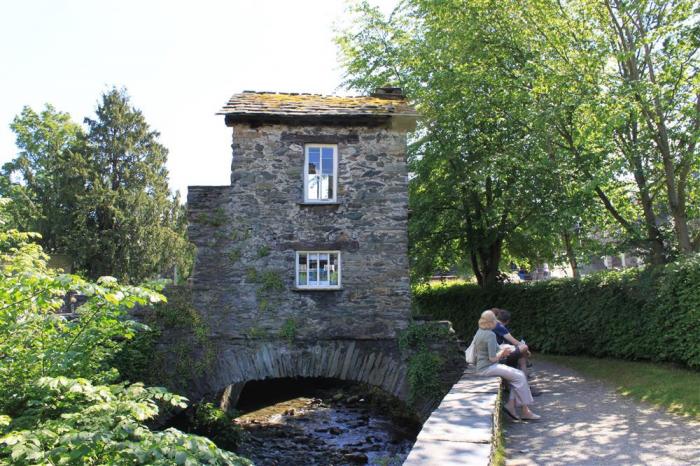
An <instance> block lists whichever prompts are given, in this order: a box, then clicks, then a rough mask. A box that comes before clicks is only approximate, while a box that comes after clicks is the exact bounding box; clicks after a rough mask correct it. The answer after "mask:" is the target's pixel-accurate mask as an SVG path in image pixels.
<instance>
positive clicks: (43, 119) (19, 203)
mask: <svg viewBox="0 0 700 466" xmlns="http://www.w3.org/2000/svg"><path fill="white" fill-rule="evenodd" d="M85 124H86V128H85V129H83V128H82V127H81V126H80V125H77V124H76V123H74V122H72V121H71V119H70V116H69V115H68V114H66V113H62V112H58V111H56V110H55V109H54V108H53V107H51V106H49V105H47V106H46V108H45V109H44V110H43V111H42V112H41V113H36V112H35V111H34V110H32V109H31V108H28V107H27V108H25V109H24V110H23V111H22V113H21V114H20V115H18V116H17V117H16V118H15V120H14V121H13V123H12V125H11V127H12V129H13V131H14V132H15V134H16V135H17V147H18V148H19V149H20V152H19V154H18V156H17V157H16V158H15V159H14V160H13V161H11V162H9V163H7V164H6V165H5V166H4V167H3V170H2V173H1V174H0V194H2V195H4V196H6V197H8V198H11V199H13V200H15V201H16V202H13V203H12V207H11V208H12V209H13V212H11V213H12V214H13V215H12V218H13V219H14V222H15V224H16V226H17V227H20V228H21V229H23V230H25V231H36V232H38V233H40V234H41V244H42V246H44V248H45V249H46V251H47V252H49V253H50V254H66V255H68V256H69V257H70V261H71V262H72V264H73V266H74V268H75V269H76V270H77V271H80V272H82V273H85V274H86V275H87V276H89V277H92V278H93V279H94V278H97V277H100V276H102V275H113V276H116V277H119V278H121V279H123V280H126V281H129V282H132V283H138V282H140V281H142V280H144V279H146V278H149V277H155V276H159V275H163V274H170V273H171V272H172V270H173V268H174V267H177V268H178V269H179V270H180V272H181V274H183V275H186V274H187V272H188V271H189V268H190V267H191V262H192V254H193V250H192V246H191V245H190V244H189V243H188V241H187V239H186V231H185V229H186V217H185V210H184V206H183V205H181V202H180V198H179V194H177V193H176V194H175V195H174V196H173V195H171V193H170V191H169V189H168V171H167V169H166V166H165V163H166V160H167V153H168V152H167V149H166V148H165V147H164V146H163V145H162V144H161V143H160V142H159V141H158V138H159V133H158V132H157V131H154V130H153V129H151V128H150V126H149V125H148V123H147V122H146V119H145V117H144V116H143V114H142V112H141V111H140V110H138V109H136V108H134V107H133V106H132V105H131V103H130V101H129V97H128V95H127V94H126V91H124V90H118V89H112V90H110V91H108V92H106V93H105V94H104V95H103V96H102V100H101V102H100V104H99V105H98V107H97V110H96V115H95V118H94V119H92V118H86V119H85Z"/></svg>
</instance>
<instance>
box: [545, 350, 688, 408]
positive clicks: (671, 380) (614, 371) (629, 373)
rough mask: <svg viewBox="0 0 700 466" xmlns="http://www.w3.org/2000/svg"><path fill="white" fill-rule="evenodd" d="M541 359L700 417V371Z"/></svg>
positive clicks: (630, 363)
mask: <svg viewBox="0 0 700 466" xmlns="http://www.w3.org/2000/svg"><path fill="white" fill-rule="evenodd" d="M538 358H542V359H546V360H549V361H551V362H553V363H555V364H560V365H562V366H567V367H570V368H572V369H574V370H576V371H578V372H580V373H582V374H584V375H588V376H591V377H595V378H598V379H602V380H605V381H607V382H610V383H611V384H613V385H614V386H615V388H616V390H617V391H618V392H619V393H621V394H623V395H627V396H631V397H633V398H636V399H638V400H642V401H645V402H648V403H651V404H653V405H656V406H660V407H663V408H665V409H667V410H668V411H670V412H672V413H674V414H680V415H684V416H692V417H694V418H697V419H700V389H698V387H700V371H695V370H691V369H687V368H683V367H679V366H676V365H673V364H657V363H650V362H635V361H622V360H618V359H598V358H590V357H581V356H555V355H545V354H539V355H538Z"/></svg>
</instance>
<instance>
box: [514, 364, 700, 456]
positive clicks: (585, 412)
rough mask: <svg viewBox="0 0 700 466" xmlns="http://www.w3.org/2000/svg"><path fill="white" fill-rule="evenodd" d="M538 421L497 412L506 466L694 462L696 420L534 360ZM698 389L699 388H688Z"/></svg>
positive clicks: (698, 440) (699, 438)
mask: <svg viewBox="0 0 700 466" xmlns="http://www.w3.org/2000/svg"><path fill="white" fill-rule="evenodd" d="M534 368H535V369H536V378H535V381H534V383H533V385H534V386H536V387H537V388H539V389H540V390H542V391H543V394H542V395H541V396H540V397H538V398H535V403H536V404H535V406H533V411H535V412H536V413H537V414H540V415H542V420H541V421H539V422H536V423H535V422H515V421H511V420H510V418H508V417H507V416H505V415H503V418H504V419H505V421H504V428H505V437H506V451H507V457H508V461H507V462H506V466H530V465H606V466H612V465H654V466H657V465H700V422H696V421H691V420H689V419H686V418H683V417H680V416H675V415H672V414H668V413H666V412H664V411H662V410H660V409H657V408H654V407H651V406H650V405H648V404H645V403H640V402H637V401H635V400H632V399H631V398H628V397H624V396H622V395H619V394H618V393H616V392H615V389H614V388H613V387H612V386H610V385H609V384H607V383H605V382H601V381H599V380H596V379H590V378H586V377H584V376H582V375H580V374H579V373H577V372H575V371H573V370H572V369H569V368H566V367H562V366H559V365H555V364H552V363H550V362H546V361H542V360H536V361H535V367H534ZM688 389H689V390H700V387H688Z"/></svg>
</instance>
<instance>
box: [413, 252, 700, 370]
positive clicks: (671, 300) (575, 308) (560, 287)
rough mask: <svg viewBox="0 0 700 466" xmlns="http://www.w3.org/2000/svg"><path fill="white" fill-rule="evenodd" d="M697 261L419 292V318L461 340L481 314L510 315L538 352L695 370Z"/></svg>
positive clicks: (699, 330) (698, 355)
mask: <svg viewBox="0 0 700 466" xmlns="http://www.w3.org/2000/svg"><path fill="white" fill-rule="evenodd" d="M698 280H700V256H698V255H696V256H693V257H690V258H688V259H686V260H682V261H679V262H676V263H673V264H669V265H666V266H664V267H661V268H649V269H645V270H641V271H639V270H630V271H625V272H607V273H601V274H596V275H592V276H589V277H585V278H584V279H582V280H570V279H564V280H551V281H546V282H537V283H532V284H517V285H515V284H511V285H504V286H498V287H491V288H486V289H480V288H479V287H476V286H473V285H459V286H447V287H440V288H430V287H421V288H419V289H417V290H416V293H415V300H416V302H417V305H418V307H419V308H420V310H421V312H424V313H427V314H430V315H432V316H433V317H435V318H440V319H449V320H450V321H452V323H453V325H454V326H455V329H456V330H457V332H458V334H460V336H461V337H462V338H464V339H468V338H471V336H472V335H473V334H474V332H476V329H477V321H478V318H479V315H480V313H481V312H482V311H484V310H485V309H489V308H491V307H502V308H505V309H508V310H510V311H511V312H512V315H513V318H512V324H511V326H512V330H513V332H514V334H515V335H517V336H522V337H524V338H525V339H526V340H527V342H528V344H530V345H532V346H533V347H534V348H536V349H537V350H539V351H543V352H548V353H558V354H572V355H591V356H598V357H615V358H622V359H633V360H636V359H639V360H651V361H670V362H676V363H681V364H684V365H687V366H690V367H700V344H698V343H697V342H699V341H700V327H698V325H697V322H698V321H699V320H700V311H699V310H700V291H699V289H698V287H697V283H698Z"/></svg>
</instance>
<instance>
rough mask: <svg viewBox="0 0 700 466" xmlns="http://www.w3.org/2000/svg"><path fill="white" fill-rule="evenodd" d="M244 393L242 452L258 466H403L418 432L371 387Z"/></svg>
mask: <svg viewBox="0 0 700 466" xmlns="http://www.w3.org/2000/svg"><path fill="white" fill-rule="evenodd" d="M246 390H247V391H244V393H243V395H242V396H241V400H240V402H239V403H238V406H237V409H238V410H239V411H240V412H241V415H240V416H239V417H238V418H237V419H236V423H237V424H239V425H240V426H241V427H242V429H243V430H244V432H245V434H244V439H243V441H242V443H241V444H240V446H239V448H238V453H239V454H240V455H242V456H245V457H247V458H249V459H251V460H252V461H253V462H254V463H255V464H256V465H260V466H266V465H272V466H277V465H279V466H287V465H304V466H307V465H309V466H310V465H319V466H320V465H324V466H326V465H355V464H370V465H386V466H389V465H392V466H393V465H400V464H402V463H403V461H404V460H405V459H406V457H407V456H408V453H409V452H410V450H411V447H412V446H413V443H414V442H415V439H416V435H417V434H418V430H419V428H420V426H419V425H418V424H417V422H415V420H413V419H412V418H410V417H409V416H408V415H407V413H406V411H405V407H403V406H402V405H400V404H399V403H398V402H397V401H396V400H391V399H389V397H387V396H386V395H383V394H380V393H379V392H378V391H377V390H372V389H369V388H368V387H363V386H358V385H353V386H348V385H338V384H336V385H329V384H328V383H326V384H320V386H319V384H318V383H317V382H316V383H315V384H303V383H302V384H300V385H296V386H294V392H293V393H289V392H288V391H286V393H284V392H285V390H279V389H277V390H276V389H275V388H274V387H272V388H270V387H263V386H258V387H255V386H253V387H251V388H250V389H249V387H248V386H246ZM270 397H272V398H270ZM402 410H403V412H402Z"/></svg>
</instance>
